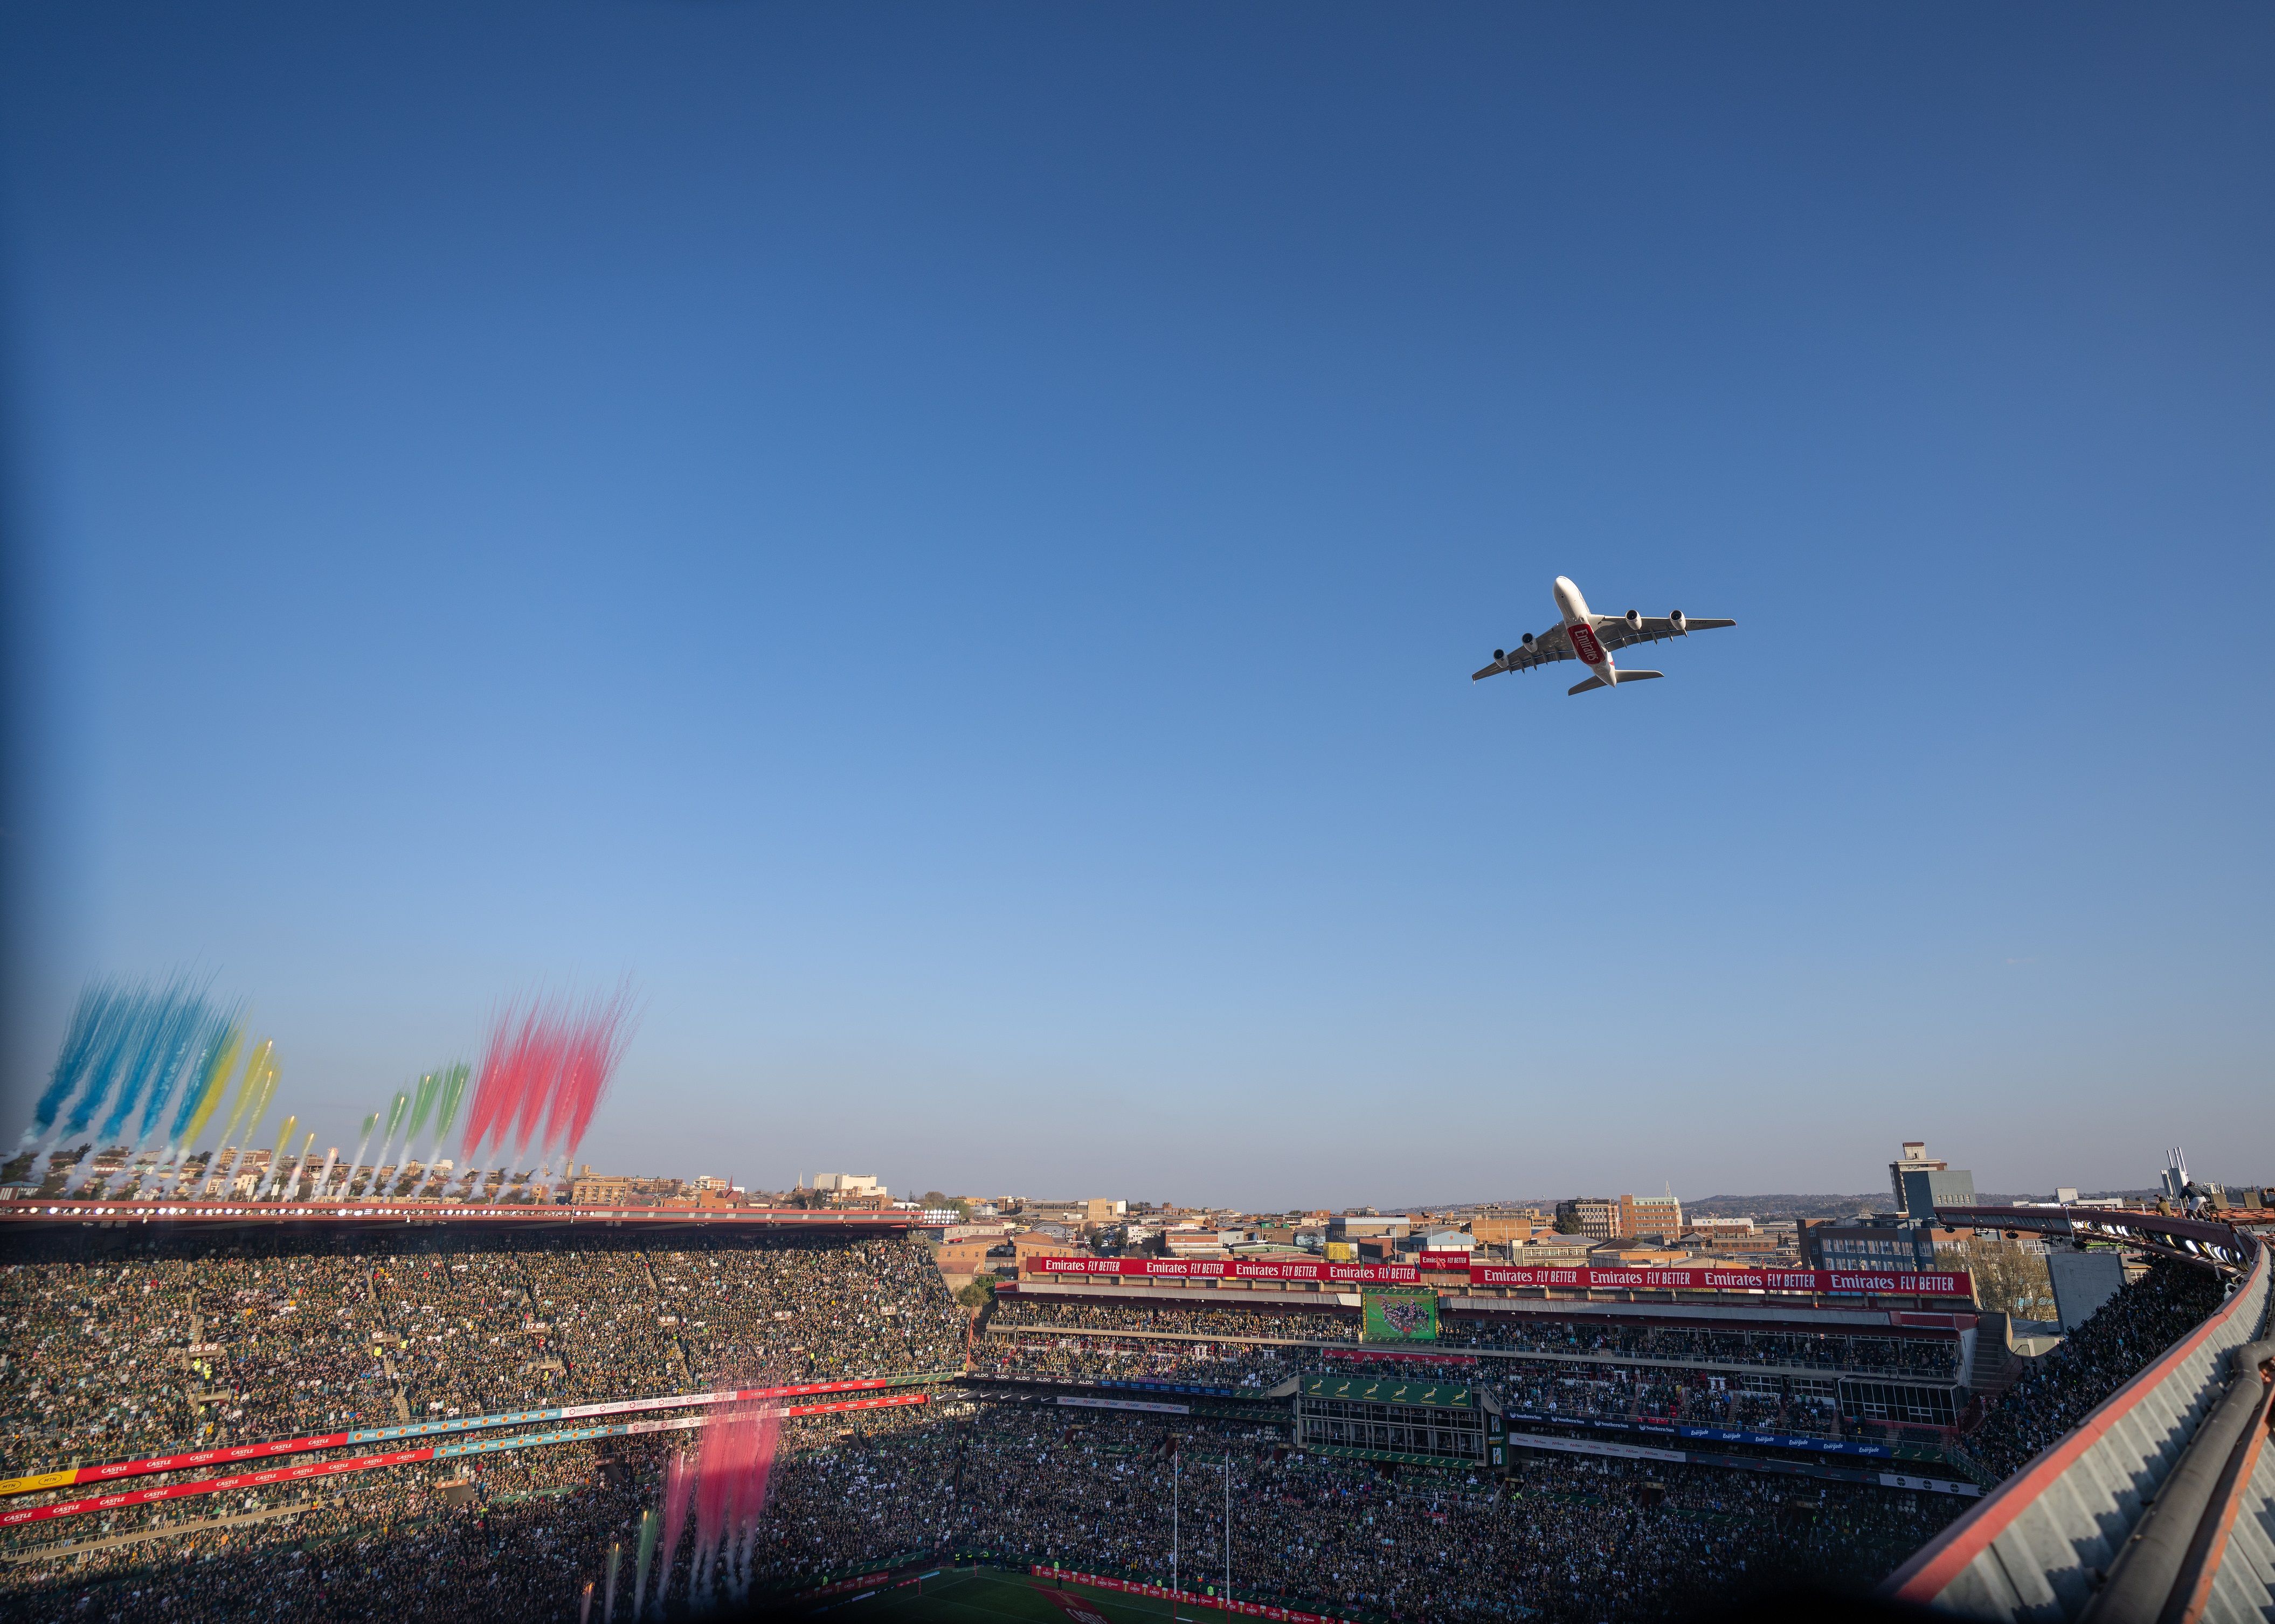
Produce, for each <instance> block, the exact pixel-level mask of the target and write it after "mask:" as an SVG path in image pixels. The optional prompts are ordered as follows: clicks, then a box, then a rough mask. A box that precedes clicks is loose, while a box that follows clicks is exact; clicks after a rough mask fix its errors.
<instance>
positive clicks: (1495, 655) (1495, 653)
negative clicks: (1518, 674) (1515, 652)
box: [1493, 649, 1508, 660]
mask: <svg viewBox="0 0 2275 1624" xmlns="http://www.w3.org/2000/svg"><path fill="white" fill-rule="evenodd" d="M1493 658H1494V659H1496V660H1506V659H1508V655H1507V654H1505V653H1502V652H1501V651H1500V649H1495V650H1493Z"/></svg>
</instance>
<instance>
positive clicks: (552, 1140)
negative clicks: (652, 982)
mask: <svg viewBox="0 0 2275 1624" xmlns="http://www.w3.org/2000/svg"><path fill="white" fill-rule="evenodd" d="M630 1002H631V1001H630V995H629V993H628V991H623V990H620V991H619V992H618V993H616V996H615V997H614V998H611V999H606V1000H599V999H596V1000H593V1001H591V1002H588V1003H587V1004H586V1005H584V1006H583V1007H582V1008H568V1007H566V1006H563V1005H562V1004H559V1003H556V1002H550V1001H543V1000H537V1001H532V1002H531V1003H529V1004H528V1005H527V1006H525V1007H524V1008H518V1009H516V1008H508V1009H506V1010H504V1011H503V1012H502V1013H501V1014H500V1015H499V1016H498V1017H497V1018H496V1020H495V1022H494V1023H492V1025H491V1028H490V1043H489V1050H488V1053H487V1054H484V1055H483V1057H482V1069H481V1076H480V1079H479V1080H478V1081H477V1082H476V1084H475V1085H474V1104H473V1108H472V1111H471V1112H469V1113H468V1115H467V1118H466V1131H465V1139H464V1141H463V1144H464V1155H465V1162H466V1166H467V1167H468V1169H469V1171H470V1172H471V1171H472V1169H474V1168H476V1167H488V1166H489V1161H488V1159H486V1157H485V1155H484V1147H485V1146H486V1145H487V1146H488V1147H489V1153H490V1154H491V1155H494V1156H495V1159H496V1160H497V1162H498V1164H499V1166H500V1167H501V1168H502V1169H503V1168H510V1167H515V1166H518V1165H521V1164H523V1163H525V1160H526V1159H527V1157H528V1154H529V1151H530V1147H531V1144H532V1143H533V1141H534V1142H535V1144H537V1146H538V1148H539V1150H540V1153H541V1154H542V1155H543V1156H544V1157H545V1158H546V1159H547V1161H548V1164H549V1163H550V1161H551V1159H552V1158H553V1157H554V1156H555V1155H556V1154H557V1155H559V1156H561V1157H562V1158H563V1166H564V1167H565V1166H566V1164H567V1159H569V1158H571V1157H573V1156H574V1155H575V1153H576V1149H577V1146H578V1144H581V1143H582V1142H583V1139H584V1137H585V1130H586V1127H587V1126H588V1125H589V1124H590V1123H591V1122H592V1118H593V1112H594V1110H595V1109H597V1108H598V1107H599V1105H600V1102H601V1096H602V1095H603V1094H604V1093H605V1092H606V1091H607V1090H608V1084H609V1082H610V1081H611V1080H612V1079H613V1077H614V1076H615V1074H616V1065H617V1062H618V1061H620V1060H621V1059H622V1058H623V1054H624V1044H625V1042H626V1040H627V1039H628V1038H629V1036H630V1028H631V1008H630ZM540 1127H541V1128H542V1130H543V1131H542V1133H541V1134H540ZM471 1193H479V1184H478V1183H477V1184H476V1185H475V1186H473V1187H472V1191H471ZM500 1193H501V1195H503V1189H502V1190H501V1192H500ZM532 1193H533V1194H534V1191H533V1192H532Z"/></svg>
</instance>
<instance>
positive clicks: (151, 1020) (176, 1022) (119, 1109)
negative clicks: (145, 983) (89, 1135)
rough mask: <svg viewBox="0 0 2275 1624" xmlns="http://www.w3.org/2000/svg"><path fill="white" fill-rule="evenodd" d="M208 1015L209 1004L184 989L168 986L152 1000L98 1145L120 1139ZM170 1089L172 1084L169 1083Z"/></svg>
mask: <svg viewBox="0 0 2275 1624" xmlns="http://www.w3.org/2000/svg"><path fill="white" fill-rule="evenodd" d="M205 1012H206V1001H205V1000H204V999H202V998H200V997H198V996H196V995H195V994H194V993H190V992H188V991H186V990H185V988H183V987H182V986H179V985H178V984H177V985H176V986H170V987H168V988H167V989H166V990H165V991H164V992H163V993H160V994H159V995H158V996H157V997H156V998H155V999H154V1000H152V1001H151V1004H150V1010H149V1016H148V1019H147V1022H146V1023H144V1025H143V1027H142V1030H141V1031H140V1032H139V1033H138V1034H136V1036H137V1041H136V1043H135V1046H134V1058H133V1061H132V1063H131V1064H130V1065H129V1066H128V1067H127V1069H126V1074H125V1078H124V1079H123V1080H122V1082H121V1083H120V1084H119V1087H118V1089H117V1092H115V1093H114V1094H113V1095H112V1096H111V1099H110V1114H109V1115H108V1116H106V1117H104V1118H103V1119H102V1127H101V1128H99V1129H96V1130H95V1142H96V1143H97V1144H111V1143H113V1142H114V1141H116V1140H117V1137H118V1134H119V1131H120V1130H121V1129H124V1128H125V1126H126V1119H127V1118H128V1117H130V1116H132V1115H133V1114H134V1107H137V1106H139V1105H140V1104H141V1103H142V1099H143V1097H144V1096H145V1095H146V1094H147V1093H148V1092H149V1091H150V1090H151V1089H152V1088H153V1087H154V1086H155V1085H156V1084H157V1083H158V1081H159V1078H160V1076H161V1075H162V1073H163V1072H164V1071H165V1070H166V1069H167V1068H168V1066H169V1063H170V1062H172V1063H175V1064H178V1063H179V1052H180V1051H181V1050H182V1049H184V1048H185V1047H187V1046H188V1044H189V1040H190V1038H191V1035H192V1034H193V1032H194V1031H196V1028H197V1023H198V1021H199V1019H200V1017H201V1016H204V1014H205ZM167 1086H168V1088H169V1089H170V1088H171V1087H172V1084H171V1083H170V1082H169V1083H168V1084H167Z"/></svg>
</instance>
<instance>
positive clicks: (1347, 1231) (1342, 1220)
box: [1327, 1212, 1414, 1241]
mask: <svg viewBox="0 0 2275 1624" xmlns="http://www.w3.org/2000/svg"><path fill="white" fill-rule="evenodd" d="M1413 1227H1414V1226H1413V1223H1412V1221H1411V1220H1410V1219H1408V1218H1407V1216H1406V1214H1404V1213H1403V1212H1398V1213H1394V1214H1391V1215H1390V1216H1388V1217H1385V1216H1383V1215H1382V1214H1381V1213H1379V1212H1364V1213H1361V1212H1338V1213H1336V1214H1335V1215H1334V1217H1332V1218H1330V1219H1328V1220H1327V1239H1329V1240H1330V1241H1362V1240H1366V1239H1368V1238H1370V1237H1372V1236H1378V1235H1381V1236H1388V1237H1390V1238H1391V1239H1394V1240H1403V1239H1405V1237H1406V1236H1407V1235H1410V1234H1411V1233H1412V1231H1413Z"/></svg>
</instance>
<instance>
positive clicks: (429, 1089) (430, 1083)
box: [389, 1071, 442, 1195]
mask: <svg viewBox="0 0 2275 1624" xmlns="http://www.w3.org/2000/svg"><path fill="white" fill-rule="evenodd" d="M441 1092H442V1073H441V1072H439V1071H428V1072H422V1073H421V1074H420V1075H419V1085H418V1087H417V1088H416V1089H415V1090H414V1091H412V1096H411V1126H410V1127H408V1128H406V1129H404V1130H403V1154H402V1156H401V1157H400V1158H398V1161H399V1163H400V1165H399V1166H398V1167H397V1168H396V1175H395V1178H394V1180H393V1181H392V1182H390V1184H389V1194H391V1195H399V1194H401V1193H402V1190H403V1180H404V1178H405V1177H406V1176H407V1175H406V1173H405V1172H404V1169H405V1168H407V1167H409V1166H410V1165H411V1145H412V1141H413V1140H415V1139H417V1138H418V1137H419V1129H421V1128H424V1127H425V1126H427V1113H428V1112H429V1111H432V1110H433V1109H434V1108H435V1096H436V1095H437V1094H439V1093H441ZM420 1171H422V1172H423V1171H425V1169H423V1168H422V1169H420Z"/></svg>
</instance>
